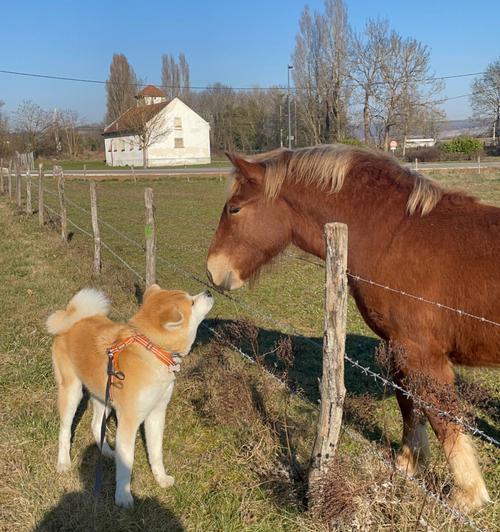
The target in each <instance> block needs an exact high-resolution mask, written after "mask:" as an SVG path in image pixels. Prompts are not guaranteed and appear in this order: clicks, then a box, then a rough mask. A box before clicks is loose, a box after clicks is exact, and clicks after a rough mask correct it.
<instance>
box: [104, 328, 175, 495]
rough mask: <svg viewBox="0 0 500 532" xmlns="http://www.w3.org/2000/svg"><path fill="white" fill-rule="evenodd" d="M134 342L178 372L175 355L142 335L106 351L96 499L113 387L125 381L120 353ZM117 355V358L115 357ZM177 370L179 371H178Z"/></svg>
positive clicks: (127, 339) (116, 344) (135, 335)
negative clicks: (120, 363) (119, 357)
mask: <svg viewBox="0 0 500 532" xmlns="http://www.w3.org/2000/svg"><path fill="white" fill-rule="evenodd" d="M134 342H136V343H138V344H140V345H142V346H143V347H145V348H146V349H147V350H148V351H151V352H152V353H153V354H154V355H155V356H156V357H157V358H158V359H159V360H160V361H161V362H163V363H164V364H165V365H167V366H169V367H171V368H172V371H177V370H178V367H179V364H178V363H177V362H176V361H175V360H174V358H173V356H174V355H173V354H172V353H169V352H168V351H165V350H164V349H161V347H158V346H157V345H155V344H153V342H151V340H150V339H149V338H148V337H147V336H144V335H142V334H134V335H133V336H128V337H127V338H125V340H122V341H121V342H115V343H114V344H113V345H112V346H111V347H109V348H108V349H107V350H106V354H107V356H108V365H107V369H106V373H107V380H106V390H105V392H104V413H103V414H102V420H101V435H100V443H99V451H100V452H99V458H98V459H97V465H96V471H95V483H94V495H95V496H96V497H98V496H99V494H100V493H101V487H102V477H103V467H102V456H103V454H102V448H103V445H104V441H105V439H106V421H107V419H108V416H107V411H108V406H109V405H110V403H112V401H113V394H112V386H113V381H114V379H115V378H116V379H118V380H120V381H123V380H124V379H125V374H124V373H123V372H122V371H120V370H119V369H118V360H117V359H118V353H120V351H122V350H123V349H125V348H126V347H128V346H129V345H131V344H133V343H134ZM115 354H116V357H115ZM176 368H177V369H176Z"/></svg>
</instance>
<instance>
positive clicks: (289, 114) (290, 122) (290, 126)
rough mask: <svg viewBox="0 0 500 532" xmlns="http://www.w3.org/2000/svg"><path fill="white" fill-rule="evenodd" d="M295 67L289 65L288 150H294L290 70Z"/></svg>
mask: <svg viewBox="0 0 500 532" xmlns="http://www.w3.org/2000/svg"><path fill="white" fill-rule="evenodd" d="M292 68H293V66H292V65H288V71H287V74H288V149H289V150H291V149H292V116H291V111H290V109H291V105H290V70H292Z"/></svg>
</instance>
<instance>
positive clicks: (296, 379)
mask: <svg viewBox="0 0 500 532" xmlns="http://www.w3.org/2000/svg"><path fill="white" fill-rule="evenodd" d="M204 323H205V324H206V325H207V326H209V327H211V328H212V329H218V328H222V329H224V328H226V327H228V326H230V325H232V324H234V323H235V321H234V320H225V319H207V320H205V322H204ZM283 336H287V335H285V334H283V333H282V332H279V331H276V330H272V329H263V328H260V329H259V336H258V343H259V351H260V353H261V354H263V353H268V352H269V351H272V349H273V347H274V345H275V344H276V342H277V341H278V340H279V339H280V338H282V337H283ZM289 336H290V338H291V340H292V345H293V352H294V360H293V366H292V367H290V368H285V367H284V365H283V363H282V362H281V361H280V360H279V359H278V358H277V357H276V356H273V355H269V356H265V357H264V358H265V362H264V363H265V366H266V368H267V369H268V370H269V371H271V372H272V373H274V374H276V375H278V376H279V375H280V374H282V373H283V372H284V371H285V370H287V373H288V378H287V384H288V386H289V387H290V388H291V389H292V390H293V391H300V392H302V393H303V394H304V396H305V397H306V398H307V399H308V400H309V401H311V402H314V403H316V402H317V401H318V400H319V386H318V385H319V379H320V377H321V371H322V364H323V362H322V358H323V354H322V345H323V338H318V337H307V336H294V335H289ZM212 337H213V334H212V333H211V332H210V331H208V330H207V329H206V328H204V327H202V328H200V329H199V330H198V341H199V342H200V343H202V344H206V343H208V342H210V341H211V339H212ZM234 344H235V346H236V347H238V348H240V349H241V350H242V351H244V352H245V353H247V354H248V355H251V356H252V355H253V353H252V351H251V347H250V346H249V345H246V344H245V342H242V343H239V344H238V343H236V342H234ZM378 344H379V341H378V340H377V339H375V338H371V337H368V336H361V335H358V334H348V335H347V339H346V353H347V354H348V355H349V356H350V357H352V358H353V359H356V360H357V361H358V362H359V363H360V364H362V365H363V366H370V367H372V368H373V367H374V365H375V363H374V355H375V350H376V348H377V346H378ZM345 384H346V388H347V391H348V392H349V393H351V394H356V395H364V394H369V395H370V396H371V397H373V398H374V399H382V398H384V397H387V392H388V391H385V392H384V390H383V389H382V388H381V387H380V386H379V385H378V384H377V383H376V382H375V381H374V380H373V378H370V377H368V376H367V375H364V374H363V373H362V372H360V370H359V369H357V368H354V367H353V366H351V365H350V364H349V363H348V362H347V361H346V363H345Z"/></svg>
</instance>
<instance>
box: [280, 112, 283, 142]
mask: <svg viewBox="0 0 500 532" xmlns="http://www.w3.org/2000/svg"><path fill="white" fill-rule="evenodd" d="M281 107H282V105H281V104H280V148H283V128H282V126H281Z"/></svg>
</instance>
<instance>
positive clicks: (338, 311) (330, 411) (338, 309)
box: [309, 223, 347, 506]
mask: <svg viewBox="0 0 500 532" xmlns="http://www.w3.org/2000/svg"><path fill="white" fill-rule="evenodd" d="M325 243H326V263H325V268H326V278H325V332H324V337H323V375H322V377H321V384H320V397H321V399H320V411H319V418H318V428H317V434H316V440H315V442H314V447H313V453H312V460H311V462H312V463H311V470H310V472H309V498H310V504H311V505H312V506H314V504H315V500H314V498H315V493H316V490H315V486H316V485H317V482H318V480H319V479H321V477H323V475H324V474H325V473H326V472H327V471H328V468H329V465H330V463H331V460H332V458H333V457H334V454H335V449H336V446H337V442H338V439H339V434H340V428H341V424H342V410H343V404H344V396H345V385H344V354H345V340H346V319H347V275H346V270H347V226H346V225H345V224H339V223H329V224H326V225H325Z"/></svg>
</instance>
